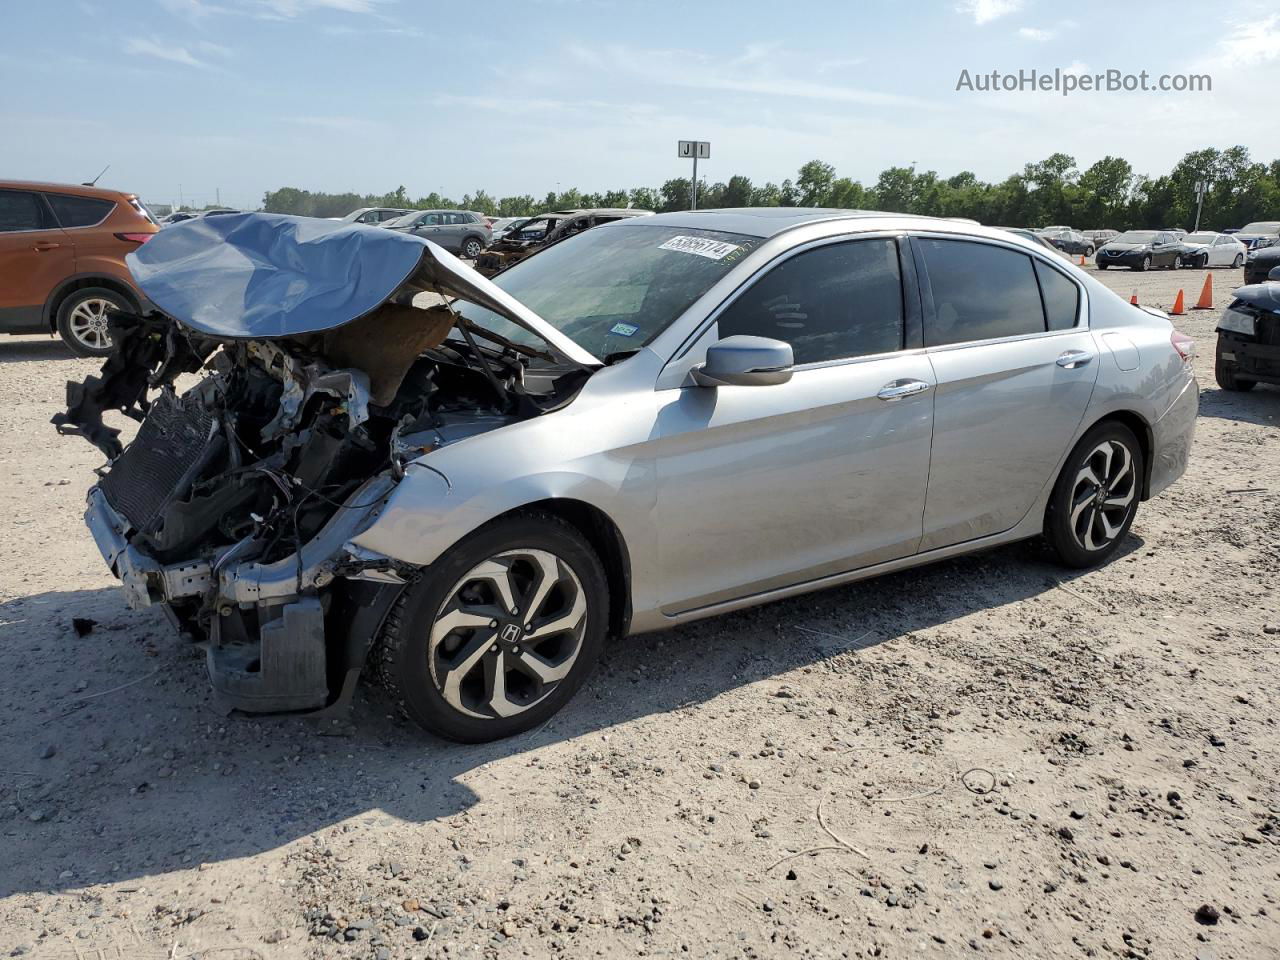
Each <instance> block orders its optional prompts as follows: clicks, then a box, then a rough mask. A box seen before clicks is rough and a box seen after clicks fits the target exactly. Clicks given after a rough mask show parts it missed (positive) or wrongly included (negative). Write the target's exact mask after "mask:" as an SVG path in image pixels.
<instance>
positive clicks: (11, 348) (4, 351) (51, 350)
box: [0, 338, 74, 363]
mask: <svg viewBox="0 0 1280 960" xmlns="http://www.w3.org/2000/svg"><path fill="white" fill-rule="evenodd" d="M73 358H74V354H72V352H71V351H70V350H69V349H67V345H66V344H65V343H63V342H62V341H61V340H53V339H50V340H36V339H34V338H31V339H21V340H8V341H6V340H5V339H4V338H0V363H30V362H31V361H33V360H71V359H73Z"/></svg>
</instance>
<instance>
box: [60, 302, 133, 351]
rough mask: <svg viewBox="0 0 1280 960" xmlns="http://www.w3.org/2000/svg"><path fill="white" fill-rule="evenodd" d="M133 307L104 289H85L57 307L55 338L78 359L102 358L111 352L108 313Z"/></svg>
mask: <svg viewBox="0 0 1280 960" xmlns="http://www.w3.org/2000/svg"><path fill="white" fill-rule="evenodd" d="M134 309H135V308H134V306H133V304H131V303H130V302H129V301H128V300H127V299H125V298H124V297H123V296H121V295H120V294H118V293H116V292H115V291H114V290H108V289H107V288H106V287H85V288H83V289H81V290H74V291H72V292H71V293H70V294H68V296H67V298H66V299H65V300H63V301H62V304H61V306H59V307H58V335H59V336H60V337H62V339H63V342H65V343H66V345H67V346H68V347H70V348H71V352H72V353H74V354H75V355H76V356H79V357H105V356H106V355H107V354H109V353H110V352H111V334H110V333H109V332H108V330H107V313H108V312H111V311H115V312H121V313H128V312H130V311H132V310H134Z"/></svg>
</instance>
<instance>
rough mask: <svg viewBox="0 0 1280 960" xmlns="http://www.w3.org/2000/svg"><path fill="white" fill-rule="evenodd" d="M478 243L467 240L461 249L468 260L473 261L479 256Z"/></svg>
mask: <svg viewBox="0 0 1280 960" xmlns="http://www.w3.org/2000/svg"><path fill="white" fill-rule="evenodd" d="M480 250H481V247H480V242H479V241H478V240H468V241H467V244H466V246H465V247H463V248H462V252H463V254H464V255H465V256H466V258H467V259H468V260H474V259H475V258H476V257H478V256H480Z"/></svg>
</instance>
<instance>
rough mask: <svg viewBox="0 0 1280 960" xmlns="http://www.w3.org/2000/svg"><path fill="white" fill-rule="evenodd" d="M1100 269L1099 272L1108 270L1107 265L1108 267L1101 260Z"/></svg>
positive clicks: (1099, 262)
mask: <svg viewBox="0 0 1280 960" xmlns="http://www.w3.org/2000/svg"><path fill="white" fill-rule="evenodd" d="M1098 269H1099V270H1105V269H1107V265H1106V264H1105V263H1103V262H1102V261H1101V260H1099V261H1098Z"/></svg>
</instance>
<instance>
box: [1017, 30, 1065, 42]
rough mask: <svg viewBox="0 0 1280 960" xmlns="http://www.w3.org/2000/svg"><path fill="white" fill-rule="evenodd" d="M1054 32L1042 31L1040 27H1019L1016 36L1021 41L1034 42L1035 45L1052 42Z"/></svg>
mask: <svg viewBox="0 0 1280 960" xmlns="http://www.w3.org/2000/svg"><path fill="white" fill-rule="evenodd" d="M1056 33H1057V31H1056V30H1044V29H1041V28H1040V27H1019V28H1018V36H1020V37H1021V38H1022V39H1023V40H1034V41H1036V42H1037V43H1044V42H1045V41H1046V40H1052V39H1053V38H1054V35H1055V34H1056Z"/></svg>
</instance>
